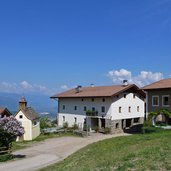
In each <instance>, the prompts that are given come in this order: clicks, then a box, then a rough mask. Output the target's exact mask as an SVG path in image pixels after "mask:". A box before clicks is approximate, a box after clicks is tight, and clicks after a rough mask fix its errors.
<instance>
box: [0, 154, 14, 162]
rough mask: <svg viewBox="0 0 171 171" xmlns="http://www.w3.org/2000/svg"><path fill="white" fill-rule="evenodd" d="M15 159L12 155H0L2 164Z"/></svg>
mask: <svg viewBox="0 0 171 171" xmlns="http://www.w3.org/2000/svg"><path fill="white" fill-rule="evenodd" d="M13 158H14V156H13V155H12V154H4V155H0V162H5V161H8V160H12V159H13Z"/></svg>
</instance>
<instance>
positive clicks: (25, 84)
mask: <svg viewBox="0 0 171 171" xmlns="http://www.w3.org/2000/svg"><path fill="white" fill-rule="evenodd" d="M20 86H21V88H22V89H25V90H32V89H34V87H33V86H32V85H31V84H29V83H28V82H27V81H22V82H21V83H20Z"/></svg>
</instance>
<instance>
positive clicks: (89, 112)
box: [86, 110, 98, 116]
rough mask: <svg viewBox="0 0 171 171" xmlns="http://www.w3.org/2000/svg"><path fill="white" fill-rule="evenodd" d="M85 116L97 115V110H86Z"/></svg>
mask: <svg viewBox="0 0 171 171" xmlns="http://www.w3.org/2000/svg"><path fill="white" fill-rule="evenodd" d="M86 116H98V111H92V110H87V111H86Z"/></svg>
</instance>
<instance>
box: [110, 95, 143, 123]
mask: <svg viewBox="0 0 171 171" xmlns="http://www.w3.org/2000/svg"><path fill="white" fill-rule="evenodd" d="M124 94H125V93H123V94H122V95H120V96H119V98H116V97H115V98H113V103H112V105H111V106H112V107H111V119H112V120H119V119H127V118H138V117H144V101H143V100H142V99H141V98H140V97H139V95H137V94H136V95H135V98H133V95H134V94H133V93H129V94H127V95H126V98H124ZM138 106H139V112H138V111H137V107H138ZM119 107H121V113H119ZM129 107H131V112H129V109H128V108H129Z"/></svg>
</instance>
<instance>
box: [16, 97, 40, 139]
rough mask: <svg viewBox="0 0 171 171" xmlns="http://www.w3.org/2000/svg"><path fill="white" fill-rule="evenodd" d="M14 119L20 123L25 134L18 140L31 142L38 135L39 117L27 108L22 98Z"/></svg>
mask: <svg viewBox="0 0 171 171" xmlns="http://www.w3.org/2000/svg"><path fill="white" fill-rule="evenodd" d="M15 118H16V119H17V120H18V121H20V122H21V123H22V126H23V127H24V130H25V133H24V135H23V136H22V137H20V138H19V139H18V140H33V139H35V138H36V137H37V136H39V135H40V122H39V116H38V114H36V112H35V111H34V109H33V108H31V107H27V101H26V99H25V98H24V97H22V98H21V100H20V101H19V107H18V112H17V113H16V115H15Z"/></svg>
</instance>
